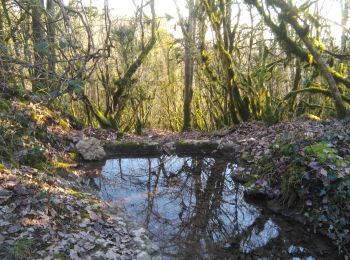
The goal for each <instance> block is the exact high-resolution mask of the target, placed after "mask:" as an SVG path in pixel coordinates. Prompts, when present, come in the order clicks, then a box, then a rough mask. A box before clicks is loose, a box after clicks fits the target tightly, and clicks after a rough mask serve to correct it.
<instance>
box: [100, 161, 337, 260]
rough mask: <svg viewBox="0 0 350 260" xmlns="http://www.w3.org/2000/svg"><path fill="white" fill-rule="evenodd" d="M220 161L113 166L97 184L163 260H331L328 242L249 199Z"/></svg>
mask: <svg viewBox="0 0 350 260" xmlns="http://www.w3.org/2000/svg"><path fill="white" fill-rule="evenodd" d="M236 168H237V165H236V164H235V163H234V162H230V161H227V160H224V159H218V158H194V157H185V158H180V157H177V156H165V155H164V156H160V157H158V158H116V159H112V160H107V161H106V162H105V165H104V166H103V167H102V173H101V175H100V176H99V177H98V178H96V179H95V183H96V184H97V186H98V187H99V192H100V196H101V198H102V199H104V200H106V201H116V202H118V203H119V205H120V207H122V208H124V210H125V211H126V212H127V213H128V214H129V215H130V216H131V217H132V218H133V220H134V221H136V222H138V224H140V225H143V226H144V227H145V228H146V229H147V230H148V231H149V233H150V238H151V239H152V240H153V241H154V242H155V243H157V244H158V245H159V247H160V249H161V252H162V256H163V258H164V259H277V258H280V259H288V258H289V259H292V258H293V257H295V259H310V260H311V259H320V258H321V259H322V258H324V259H329V257H331V256H333V257H334V256H335V255H336V251H335V249H334V248H333V246H332V245H331V244H330V243H329V241H328V240H326V239H325V238H323V237H319V236H316V235H312V234H310V233H309V232H305V231H304V230H303V227H301V226H300V225H298V224H296V223H290V222H287V221H286V220H284V219H282V218H281V217H278V216H274V215H273V214H272V213H270V212H268V213H266V212H265V211H266V210H263V209H261V208H259V207H257V206H255V205H253V204H249V203H248V202H246V201H245V200H244V197H243V192H244V187H243V186H242V185H240V184H238V183H235V182H234V181H233V180H232V178H231V176H232V174H234V173H235V170H236Z"/></svg>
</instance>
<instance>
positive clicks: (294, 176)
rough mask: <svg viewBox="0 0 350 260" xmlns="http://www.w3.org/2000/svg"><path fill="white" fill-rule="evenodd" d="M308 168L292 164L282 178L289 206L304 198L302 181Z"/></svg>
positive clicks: (282, 189)
mask: <svg viewBox="0 0 350 260" xmlns="http://www.w3.org/2000/svg"><path fill="white" fill-rule="evenodd" d="M305 171H306V168H305V167H303V166H299V165H298V164H292V165H290V166H289V167H288V169H287V170H286V172H285V173H283V175H282V178H281V191H282V194H283V197H284V199H285V200H286V201H287V204H288V206H292V205H293V204H295V203H296V202H297V201H298V200H300V199H302V197H301V196H302V195H301V194H302V193H301V192H299V191H300V190H301V186H302V185H301V183H302V180H303V176H304V175H303V173H304V172H305Z"/></svg>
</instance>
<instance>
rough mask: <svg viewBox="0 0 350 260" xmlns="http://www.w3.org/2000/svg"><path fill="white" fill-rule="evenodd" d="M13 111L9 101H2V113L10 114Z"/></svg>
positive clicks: (0, 105)
mask: <svg viewBox="0 0 350 260" xmlns="http://www.w3.org/2000/svg"><path fill="white" fill-rule="evenodd" d="M10 109H11V102H10V101H9V100H4V99H0V112H8V111H9V110H10Z"/></svg>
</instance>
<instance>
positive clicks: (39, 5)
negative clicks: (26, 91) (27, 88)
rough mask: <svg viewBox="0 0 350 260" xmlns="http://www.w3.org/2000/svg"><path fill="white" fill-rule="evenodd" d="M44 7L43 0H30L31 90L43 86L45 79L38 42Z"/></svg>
mask: <svg viewBox="0 0 350 260" xmlns="http://www.w3.org/2000/svg"><path fill="white" fill-rule="evenodd" d="M43 8H44V2H43V0H32V1H31V9H32V40H33V48H34V63H35V64H34V75H33V76H34V80H33V82H32V91H33V92H37V91H39V90H40V89H42V88H43V83H44V79H45V67H44V65H43V64H44V60H43V55H42V50H41V46H40V44H43V42H44V30H43V24H42V10H43Z"/></svg>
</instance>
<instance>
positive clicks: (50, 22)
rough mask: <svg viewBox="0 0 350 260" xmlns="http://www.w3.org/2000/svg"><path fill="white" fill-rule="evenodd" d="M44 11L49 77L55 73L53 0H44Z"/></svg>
mask: <svg viewBox="0 0 350 260" xmlns="http://www.w3.org/2000/svg"><path fill="white" fill-rule="evenodd" d="M46 11H47V41H48V43H49V44H50V53H49V57H48V59H49V64H48V73H49V78H52V77H54V76H55V74H56V52H55V47H54V44H55V38H56V37H55V36H56V35H55V34H56V32H55V21H54V14H55V5H54V1H53V0H47V1H46Z"/></svg>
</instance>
